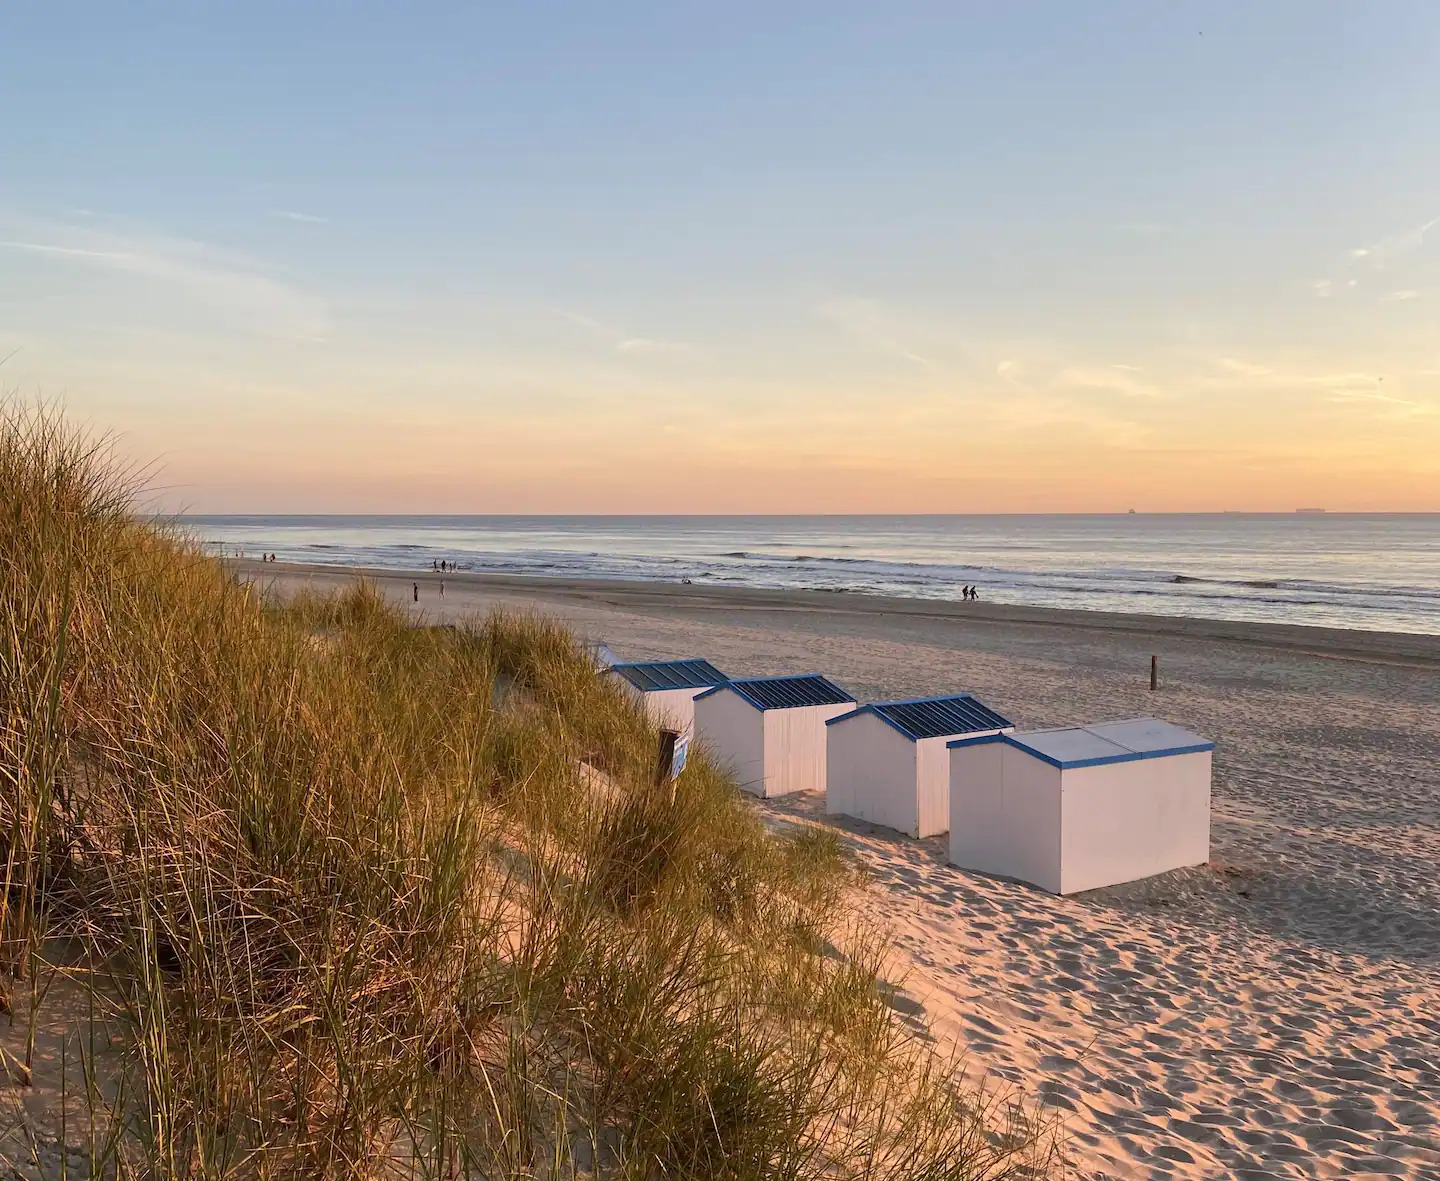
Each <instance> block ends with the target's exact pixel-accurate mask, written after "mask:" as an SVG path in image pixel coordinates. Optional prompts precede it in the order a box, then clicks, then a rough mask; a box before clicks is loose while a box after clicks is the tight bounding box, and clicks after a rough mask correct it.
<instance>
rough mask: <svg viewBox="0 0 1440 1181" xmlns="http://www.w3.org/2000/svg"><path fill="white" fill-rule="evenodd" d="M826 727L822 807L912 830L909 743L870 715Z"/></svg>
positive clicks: (911, 749) (912, 767)
mask: <svg viewBox="0 0 1440 1181" xmlns="http://www.w3.org/2000/svg"><path fill="white" fill-rule="evenodd" d="M827 730H828V737H829V742H828V751H827V753H826V761H827V765H826V786H825V810H826V811H827V812H830V813H832V814H834V815H840V816H853V817H855V818H856V819H857V820H868V821H870V822H871V823H872V824H884V825H887V826H888V827H890V828H894V829H898V830H899V831H900V832H914V831H915V828H916V823H917V817H916V814H915V810H916V802H915V771H916V767H915V744H914V743H913V742H911V741H910V740H909V739H908V738H906V737H905V735H903V734H901V733H900V732H899V731H898V730H896V729H894V728H893V727H892V726H889V725H887V724H886V723H885V722H882V721H881V720H880V719H879V718H878V717H876V716H875V715H874V714H860V715H859V716H858V717H855V718H853V719H851V720H849V721H845V722H840V723H837V724H836V725H834V726H829V727H827Z"/></svg>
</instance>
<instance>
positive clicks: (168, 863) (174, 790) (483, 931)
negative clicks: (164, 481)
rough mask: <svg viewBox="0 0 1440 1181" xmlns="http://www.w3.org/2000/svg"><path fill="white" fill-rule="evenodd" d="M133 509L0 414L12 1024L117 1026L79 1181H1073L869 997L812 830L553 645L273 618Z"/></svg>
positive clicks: (39, 416)
mask: <svg viewBox="0 0 1440 1181" xmlns="http://www.w3.org/2000/svg"><path fill="white" fill-rule="evenodd" d="M136 490H137V487H136V482H135V481H133V480H132V479H130V478H129V477H128V475H127V473H126V472H125V471H124V470H122V469H120V468H119V467H117V465H116V464H115V463H114V462H113V460H112V457H111V453H110V452H109V450H108V449H107V447H106V446H105V445H104V442H103V441H98V442H97V441H94V440H92V439H90V438H88V437H87V436H85V435H84V434H82V433H79V432H76V431H75V430H73V429H71V428H70V427H68V426H67V424H66V423H65V422H64V421H63V419H62V418H61V417H59V416H58V415H56V414H54V413H52V412H50V411H48V410H46V409H43V408H42V409H39V410H34V409H28V408H26V407H23V406H18V405H13V404H12V405H11V406H9V407H8V408H6V409H5V410H4V411H3V415H0V626H3V632H4V635H3V638H0V862H3V866H0V869H3V875H4V880H3V894H0V1009H3V1010H4V1011H5V1012H6V1013H8V1014H9V1016H8V1018H6V1017H0V1020H10V1021H12V1022H16V1021H19V1022H25V1021H29V1022H30V1023H31V1030H32V1035H33V1029H34V1026H35V1024H36V1023H37V1022H38V1021H40V1020H41V1019H42V1016H43V1009H44V1006H45V1005H46V1004H47V1003H48V1002H49V1001H50V999H51V997H52V995H53V994H51V993H50V992H49V991H48V987H49V984H50V983H53V981H54V980H55V979H56V971H57V970H58V968H57V966H58V965H62V963H63V966H64V968H65V974H64V977H63V978H64V979H65V980H66V981H69V982H70V983H68V984H67V985H66V987H67V988H69V989H70V990H71V991H72V992H73V990H74V989H75V988H83V989H85V990H88V995H87V998H86V1000H87V1004H86V1005H83V1006H81V1008H82V1009H84V1011H86V1012H88V1013H90V1014H91V1015H92V1020H93V1019H96V1018H94V1017H93V1015H94V1014H96V1013H101V1012H103V1013H104V1014H106V1018H105V1020H106V1027H107V1029H111V1030H117V1029H118V1031H119V1034H118V1036H117V1037H113V1038H110V1039H108V1040H106V1041H104V1042H103V1043H98V1042H97V1041H96V1039H95V1038H94V1037H93V1036H91V1037H90V1038H89V1039H88V1040H87V1039H86V1038H85V1037H84V1036H79V1037H78V1038H77V1041H76V1044H77V1045H78V1046H79V1047H80V1049H79V1050H77V1051H76V1052H77V1053H79V1054H80V1056H81V1058H82V1059H83V1065H84V1070H83V1071H82V1075H83V1078H84V1079H85V1084H84V1089H85V1094H84V1096H83V1100H84V1103H83V1106H84V1108H85V1110H86V1113H87V1114H86V1119H85V1126H84V1129H83V1131H82V1130H80V1129H77V1128H75V1127H74V1126H73V1125H71V1128H70V1130H69V1131H67V1132H65V1133H64V1134H65V1136H66V1137H67V1138H68V1139H70V1140H71V1141H73V1142H74V1143H75V1144H77V1145H80V1146H81V1148H80V1149H79V1150H78V1151H79V1156H75V1155H73V1154H72V1156H71V1157H68V1158H65V1159H68V1160H70V1161H71V1162H72V1164H71V1166H70V1167H71V1168H72V1169H73V1168H76V1167H81V1168H82V1171H84V1172H86V1173H91V1174H93V1175H97V1176H98V1175H103V1176H114V1177H147V1178H148V1177H156V1178H182V1177H184V1178H191V1177H193V1178H221V1177H237V1178H238V1177H246V1178H248V1177H255V1178H269V1177H275V1178H282V1177H283V1178H298V1177H371V1176H374V1177H391V1176H394V1177H426V1178H432V1177H433V1178H459V1177H540V1178H560V1177H571V1176H596V1177H623V1178H637V1179H638V1178H661V1177H696V1178H721V1177H725V1178H732V1177H733V1178H757V1179H758V1178H796V1179H800V1178H837V1179H846V1178H897V1179H911V1178H913V1179H917V1181H918V1179H922V1178H925V1179H928V1178H936V1179H939V1178H1001V1177H1007V1176H1042V1175H1043V1176H1050V1175H1054V1173H1055V1172H1056V1165H1055V1160H1054V1155H1053V1151H1052V1146H1053V1137H1051V1136H1049V1135H1047V1134H1046V1132H1045V1129H1043V1128H1040V1127H1038V1126H1037V1125H1036V1124H1035V1123H1034V1122H1033V1121H1032V1120H1031V1119H1029V1118H1028V1117H1027V1116H1026V1115H1025V1114H1024V1113H1023V1112H1022V1111H1021V1110H1020V1109H1019V1108H1017V1107H1015V1106H1013V1105H1010V1104H1007V1103H1000V1102H998V1101H995V1100H993V1099H987V1098H985V1097H984V1096H983V1095H979V1094H977V1093H976V1092H974V1091H972V1090H970V1089H968V1088H966V1087H965V1086H964V1085H962V1080H961V1079H960V1078H959V1077H958V1076H957V1074H956V1073H955V1071H954V1070H953V1068H952V1066H951V1064H949V1063H947V1062H945V1061H941V1060H940V1059H939V1058H937V1057H936V1056H935V1055H934V1053H933V1051H932V1050H931V1049H930V1048H929V1047H928V1043H927V1042H926V1041H925V1040H924V1039H923V1038H920V1037H918V1036H917V1035H916V1034H915V1032H914V1031H913V1030H912V1029H911V1028H910V1027H909V1026H907V1025H906V1024H905V1023H904V1022H903V1021H902V1020H901V1019H900V1018H899V1017H898V1016H897V1015H896V1013H895V1012H894V1011H893V1010H892V1009H891V1008H890V1007H889V1006H888V1005H887V1004H886V1003H885V990H884V989H883V988H882V987H881V986H880V985H879V982H878V980H877V969H878V965H879V963H880V962H881V959H882V955H883V951H884V948H883V946H882V944H881V943H880V942H879V940H878V939H877V938H876V937H875V934H874V933H873V932H870V931H867V930H865V929H864V928H863V927H862V926H860V925H858V924H857V923H856V922H855V921H854V920H853V919H851V918H848V917H846V907H845V899H846V896H847V893H848V891H849V890H850V889H851V887H853V886H854V885H855V881H854V873H853V870H852V868H851V867H850V866H849V865H848V863H847V861H846V858H845V857H844V856H843V854H842V852H841V847H840V845H839V843H838V842H837V841H836V840H835V839H834V838H833V836H832V835H830V834H828V833H826V832H825V831H823V830H816V829H802V830H800V831H798V832H796V833H795V834H793V835H790V836H776V835H772V834H770V833H768V832H767V831H766V829H765V828H764V827H763V826H762V824H761V823H760V821H759V820H758V818H757V816H756V815H755V813H754V812H753V811H752V810H751V808H749V807H748V806H747V805H746V804H745V803H744V802H743V801H742V799H741V797H740V796H739V794H738V793H737V791H736V790H735V787H734V785H733V784H732V783H730V782H729V781H728V780H727V779H726V778H725V776H723V775H722V774H721V773H719V772H718V771H717V770H716V769H715V768H714V767H712V766H710V765H707V764H706V762H705V761H704V759H703V758H696V759H693V760H692V761H691V763H690V764H689V766H687V768H686V770H685V772H684V774H683V775H682V776H681V778H680V779H679V781H678V783H676V784H675V785H674V786H673V788H672V787H669V786H667V787H656V786H655V785H654V784H653V782H652V773H653V766H654V756H655V744H656V735H655V733H654V731H653V730H652V729H651V727H650V725H649V724H648V723H647V722H646V720H645V719H644V717H643V716H641V714H640V713H639V712H637V710H636V709H635V708H634V707H633V706H632V705H631V704H629V703H628V702H627V701H626V700H625V698H624V697H623V696H622V695H620V694H619V693H618V692H616V691H615V690H614V689H613V687H611V686H609V685H608V684H607V683H606V682H605V680H604V679H603V678H599V677H597V676H595V674H594V671H593V669H592V667H591V665H590V664H589V662H588V659H587V657H586V655H585V654H584V652H583V651H582V650H581V649H580V648H579V646H578V645H577V644H576V642H575V641H574V639H573V638H572V637H571V636H570V635H569V634H568V633H567V632H566V631H564V630H563V629H562V628H561V627H559V626H558V625H556V624H554V623H551V622H547V621H546V620H544V619H543V618H538V617H524V618H521V617H515V616H504V615H495V616H491V617H490V618H488V619H483V620H477V621H475V622H473V623H469V624H465V625H463V626H459V627H455V628H425V627H416V626H410V623H409V621H408V620H407V618H406V617H405V616H404V615H403V614H402V613H400V612H399V611H398V610H397V609H395V608H394V607H392V606H390V605H389V604H387V603H386V601H385V600H384V598H383V597H382V596H381V595H380V594H379V593H378V592H377V591H376V590H375V588H373V587H371V586H368V585H366V584H365V583H363V582H357V584H356V585H355V587H354V589H352V590H350V591H348V592H346V593H344V594H341V595H338V596H332V597H314V596H300V597H298V598H295V599H293V600H291V601H289V602H267V601H262V599H261V598H260V597H259V595H258V593H257V591H256V590H254V589H253V588H251V587H248V586H246V585H243V584H241V583H240V582H238V581H237V580H236V579H235V578H234V577H233V576H232V575H231V573H230V572H229V571H228V570H227V568H226V567H225V566H224V565H223V564H222V563H220V562H218V561H216V560H214V559H211V558H209V557H207V556H205V555H204V554H203V553H202V552H201V550H200V549H199V548H198V547H197V546H196V545H195V544H194V543H193V542H192V541H191V540H189V539H187V538H186V537H185V536H183V535H182V534H181V533H179V532H178V531H175V530H171V529H167V528H163V527H156V526H154V525H152V524H149V523H146V522H144V521H142V520H141V519H139V518H138V517H137V516H136V515H135V513H134V509H133V503H134V495H135V493H136ZM77 981H78V982H80V983H78V984H77V983H75V982H77ZM73 1001H74V998H73V996H72V997H71V1003H72V1007H73ZM82 1034H83V1031H82ZM33 1040H34V1039H33V1036H32V1037H31V1038H30V1042H31V1043H33ZM97 1045H99V1046H100V1047H101V1048H98V1049H97V1048H96V1047H97ZM86 1046H88V1047H89V1050H88V1054H87V1051H86V1050H85V1047H86ZM13 1057H14V1056H13V1055H12V1058H13ZM21 1057H24V1055H21ZM9 1065H10V1067H11V1071H10V1073H11V1075H12V1077H13V1078H14V1079H15V1080H16V1082H17V1084H18V1085H20V1086H22V1087H23V1085H24V1084H25V1082H26V1081H27V1075H28V1071H29V1069H30V1066H31V1064H30V1063H28V1062H21V1061H18V1060H16V1061H12V1062H10V1063H9ZM67 1077H68V1076H67ZM0 1145H4V1146H5V1150H6V1151H7V1152H9V1153H11V1154H12V1156H14V1157H16V1158H17V1159H15V1160H13V1161H12V1163H14V1164H15V1165H16V1166H17V1167H21V1166H24V1164H25V1162H24V1161H22V1160H19V1159H18V1157H19V1156H23V1155H25V1154H26V1153H29V1154H36V1153H38V1151H39V1149H38V1147H37V1141H36V1140H35V1139H33V1138H29V1139H27V1138H26V1137H24V1136H18V1135H12V1136H11V1137H10V1138H9V1139H0ZM37 1159H38V1157H37ZM76 1160H82V1161H83V1166H76V1165H75V1164H74V1162H75V1161H76ZM32 1164H33V1162H32Z"/></svg>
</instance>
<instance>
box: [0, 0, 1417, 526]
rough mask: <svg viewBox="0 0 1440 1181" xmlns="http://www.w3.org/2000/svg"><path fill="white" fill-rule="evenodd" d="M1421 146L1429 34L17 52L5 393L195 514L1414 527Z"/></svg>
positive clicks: (685, 33)
mask: <svg viewBox="0 0 1440 1181" xmlns="http://www.w3.org/2000/svg"><path fill="white" fill-rule="evenodd" d="M202 7H205V8H210V9H214V10H213V11H210V12H207V13H204V14H202V13H201V12H200V9H201V8H202ZM1437 145H1440V4H1435V3H1434V2H1433V0H1414V2H1411V3H1404V2H1383V0H1381V2H1377V3H1373V4H1363V5H1362V4H1356V3H1317V2H1315V0H1284V2H1281V0H1272V2H1267V3H1263V4H1255V3H1238V2H1237V3H1233V4H1218V3H1169V2H1156V0H1144V2H1134V3H1093V4H1091V3H1086V4H1080V3H1074V2H1072V0H1052V2H1049V3H1007V4H990V3H986V4H980V3H975V4H966V3H959V2H957V0H949V2H946V3H936V4H910V3H903V2H894V3H886V4H874V3H872V4H850V3H843V2H836V0H827V2H824V3H813V4H812V3H804V4H801V3H780V4H777V3H774V2H773V0H772V2H771V3H765V4H759V3H748V2H736V0H727V2H725V3H713V4H689V3H675V2H673V0H671V2H667V3H658V2H657V3H652V4H638V3H625V2H623V0H617V2H616V3H612V4H596V3H568V4H559V3H551V4H544V3H538V4H533V5H512V6H504V7H502V6H490V7H489V8H488V10H486V11H482V10H481V6H478V5H472V4H459V3H456V4H413V5H398V4H393V3H384V4H381V3H374V4H359V3H343V4H342V3H327V4H294V3H286V4H280V3H261V2H251V3H248V4H244V5H228V6H224V11H223V13H222V12H221V11H219V9H218V6H199V5H179V4H173V5H143V4H134V5H129V4H127V5H116V4H112V3H103V4H102V3H94V4H71V3H63V2H60V0H55V2H50V3H43V4H42V3H22V4H19V5H16V6H7V9H6V15H5V19H4V31H3V35H0V357H5V358H8V359H6V360H5V361H4V364H3V366H0V387H3V388H4V389H6V390H8V391H10V392H12V394H16V395H19V396H21V397H25V398H31V397H36V396H39V397H46V398H50V399H56V400H60V401H62V402H63V403H64V405H65V406H66V407H68V409H69V410H70V411H71V412H72V413H74V414H75V415H77V416H79V417H82V418H83V419H85V420H86V421H88V422H93V423H95V424H97V425H99V426H102V427H105V428H113V429H114V430H116V431H117V432H119V433H120V434H121V436H122V438H121V445H122V447H123V449H124V450H125V452H126V454H128V455H131V456H134V457H135V458H137V459H156V460H158V461H159V466H158V468H157V475H156V478H155V479H156V484H157V485H158V486H159V487H160V489H161V492H160V495H161V501H162V503H163V504H164V505H165V506H166V507H170V508H179V507H190V508H193V509H194V510H196V511H206V512H285V511H294V512H311V511H313V512H350V511H353V512H612V511H613V512H685V511H694V512H869V511H875V512H1006V511H1022V512H1024V511H1113V510H1122V511H1123V510H1124V509H1126V508H1132V507H1133V508H1136V509H1139V510H1141V511H1145V510H1156V511H1159V510H1200V511H1209V510H1219V509H1257V510H1269V509H1278V510H1288V509H1292V508H1295V507H1297V506H1300V505H1312V504H1313V505H1323V506H1325V507H1328V508H1330V509H1332V510H1339V509H1395V510H1410V509H1431V510H1434V509H1440V331H1437V327H1440V326H1437V311H1440V150H1437Z"/></svg>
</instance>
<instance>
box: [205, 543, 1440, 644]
mask: <svg viewBox="0 0 1440 1181" xmlns="http://www.w3.org/2000/svg"><path fill="white" fill-rule="evenodd" d="M222 561H224V562H225V563H226V565H227V566H229V567H230V568H231V569H232V570H235V571H236V572H238V573H241V574H243V575H245V576H247V577H249V578H251V579H254V580H256V581H259V580H263V579H264V577H265V576H266V575H273V576H276V577H281V576H283V577H285V578H287V579H293V578H295V577H296V576H302V575H304V576H308V577H309V579H310V580H311V581H316V580H324V581H325V582H331V583H335V584H337V585H338V584H339V583H341V582H343V581H346V580H348V579H352V578H359V577H365V578H370V579H372V580H374V581H376V582H378V583H381V584H391V583H419V584H420V585H422V586H425V587H427V588H429V587H434V586H435V585H436V584H438V583H440V582H446V583H449V584H451V585H453V586H455V587H456V588H457V589H458V588H461V587H464V588H468V589H470V590H472V591H480V592H488V593H491V594H498V595H504V594H507V593H508V594H514V593H517V592H518V593H520V594H523V595H526V596H527V597H530V598H533V599H535V600H537V601H549V602H554V603H556V604H569V605H579V606H587V605H588V606H603V607H609V608H617V609H621V610H625V609H635V610H645V609H656V608H659V609H664V610H667V611H685V612H695V613H697V614H702V615H712V614H715V613H720V612H735V613H741V614H747V615H748V614H756V615H759V614H764V613H771V612H774V613H786V612H799V613H804V614H808V615H828V616H830V617H832V618H843V617H847V616H848V617H854V618H857V619H863V618H867V617H876V616H880V617H885V618H886V619H889V620H896V621H899V620H910V621H913V622H915V623H920V624H930V625H939V626H952V627H957V628H961V629H965V630H971V629H977V628H984V627H995V626H1002V627H1012V628H1017V629H1021V630H1030V631H1042V632H1043V631H1053V630H1056V629H1061V630H1065V631H1081V632H1091V633H1100V634H1110V635H1114V636H1125V637H1129V638H1149V639H1155V640H1166V639H1178V640H1210V641H1219V642H1227V643H1235V644H1243V645H1249V646H1252V647H1255V648H1259V649H1262V650H1267V649H1268V650H1274V651H1284V652H1290V653H1296V654H1304V655H1307V656H1314V657H1320V658H1324V659H1332V660H1350V661H1360V662H1365V663H1372V664H1393V665H1403V666H1409V667H1415V668H1437V669H1440V636H1433V635H1426V634H1424V633H1420V632H1382V631H1362V630H1359V629H1354V630H1351V629H1348V628H1331V627H1319V626H1314V625H1311V624H1299V623H1269V622H1265V623H1261V622H1252V621H1248V620H1230V619H1210V618H1205V617H1198V616H1182V615H1142V614H1121V613H1119V612H1108V611H1087V610H1083V609H1066V608H1059V607H1022V606H1017V605H1014V604H1006V603H992V602H987V601H985V600H983V599H982V600H980V601H978V602H965V601H953V600H946V599H918V598H897V597H890V596H884V595H871V594H866V593H864V592H860V591H823V590H779V589H769V588H762V587H729V586H700V585H695V584H693V583H692V584H690V585H685V584H682V583H669V582H647V581H639V580H637V581H629V580H624V579H601V578H542V577H538V576H536V575H528V574H494V573H484V574H481V573H474V572H467V571H446V572H445V573H444V574H440V573H435V572H432V571H428V570H426V571H414V572H407V571H397V570H390V569H384V568H381V567H371V566H338V565H336V566H331V565H322V564H319V563H299V562H260V561H258V560H256V559H252V558H223V559H222Z"/></svg>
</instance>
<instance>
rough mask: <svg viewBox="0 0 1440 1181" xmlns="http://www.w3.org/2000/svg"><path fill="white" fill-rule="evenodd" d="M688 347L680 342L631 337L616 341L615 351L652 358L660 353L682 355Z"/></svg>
mask: <svg viewBox="0 0 1440 1181" xmlns="http://www.w3.org/2000/svg"><path fill="white" fill-rule="evenodd" d="M689 347H690V346H689V345H688V344H686V343H685V342H684V341H680V340H650V339H648V338H647V337H644V336H631V337H628V338H626V339H625V340H621V341H617V342H616V343H615V348H616V350H617V351H619V352H622V353H627V354H629V355H630V356H635V357H653V356H657V355H659V354H662V353H683V352H685V350H686V349H688V348H689Z"/></svg>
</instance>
